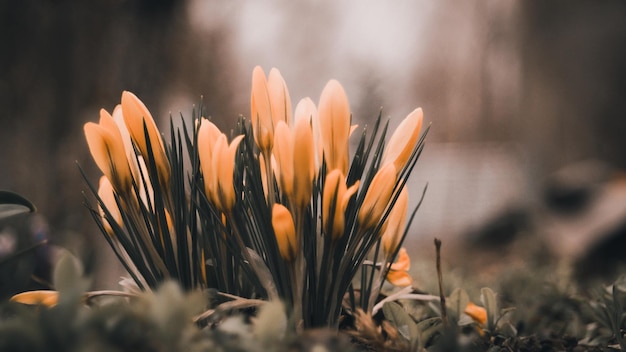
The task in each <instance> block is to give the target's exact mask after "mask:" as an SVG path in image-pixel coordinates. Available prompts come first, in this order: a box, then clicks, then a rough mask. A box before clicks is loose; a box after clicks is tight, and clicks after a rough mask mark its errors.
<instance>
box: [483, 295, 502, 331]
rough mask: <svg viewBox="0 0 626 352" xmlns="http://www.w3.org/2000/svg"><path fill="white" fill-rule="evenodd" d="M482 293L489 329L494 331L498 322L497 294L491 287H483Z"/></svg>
mask: <svg viewBox="0 0 626 352" xmlns="http://www.w3.org/2000/svg"><path fill="white" fill-rule="evenodd" d="M480 293H481V294H480V301H481V302H482V303H483V306H484V307H485V309H486V310H487V329H489V330H490V331H494V329H495V327H496V321H497V320H498V301H497V299H496V293H495V292H493V290H492V289H490V288H489V287H483V288H482V289H481V290H480Z"/></svg>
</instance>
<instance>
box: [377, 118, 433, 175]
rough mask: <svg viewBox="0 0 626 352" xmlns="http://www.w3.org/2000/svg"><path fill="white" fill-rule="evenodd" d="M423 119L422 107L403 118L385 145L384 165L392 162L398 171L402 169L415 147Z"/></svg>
mask: <svg viewBox="0 0 626 352" xmlns="http://www.w3.org/2000/svg"><path fill="white" fill-rule="evenodd" d="M423 120H424V113H423V112H422V109H421V108H418V109H415V110H413V112H411V113H410V114H409V115H408V116H407V117H406V118H405V119H404V120H402V122H401V123H400V125H398V127H397V128H396V130H395V131H394V132H393V135H392V136H391V139H390V140H389V143H387V146H386V147H385V152H384V153H383V159H382V165H384V164H386V163H389V162H392V163H394V165H395V167H396V171H397V172H401V171H402V169H403V168H404V165H405V164H406V163H407V161H408V160H409V157H410V156H411V153H412V152H413V149H414V148H415V144H416V143H417V139H418V137H419V133H420V130H421V129H422V121H423Z"/></svg>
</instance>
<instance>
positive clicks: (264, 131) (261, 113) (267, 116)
mask: <svg viewBox="0 0 626 352" xmlns="http://www.w3.org/2000/svg"><path fill="white" fill-rule="evenodd" d="M250 114H251V116H250V118H251V119H252V130H253V133H254V140H255V141H256V143H257V145H258V146H259V149H261V151H262V152H263V153H265V154H269V152H270V151H271V150H272V148H273V143H274V123H273V121H272V109H271V103H270V98H269V93H268V88H267V79H266V78H265V72H263V69H262V68H261V67H260V66H256V67H255V68H254V70H253V71H252V92H251V94H250Z"/></svg>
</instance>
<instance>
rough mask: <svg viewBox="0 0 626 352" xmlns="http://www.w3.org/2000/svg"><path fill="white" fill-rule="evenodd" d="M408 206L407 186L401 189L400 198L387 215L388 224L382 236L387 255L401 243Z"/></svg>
mask: <svg viewBox="0 0 626 352" xmlns="http://www.w3.org/2000/svg"><path fill="white" fill-rule="evenodd" d="M408 207H409V192H408V191H407V189H406V187H404V188H403V189H402V191H400V194H399V195H398V199H397V200H396V203H395V204H394V205H393V209H391V212H390V213H389V217H387V226H386V228H385V230H384V233H383V237H382V242H383V251H384V252H385V255H387V256H390V255H392V254H393V253H394V252H395V250H396V248H397V247H398V245H399V244H400V240H401V239H402V234H403V232H404V223H405V220H406V213H407V209H408Z"/></svg>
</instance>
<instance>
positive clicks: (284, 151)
mask: <svg viewBox="0 0 626 352" xmlns="http://www.w3.org/2000/svg"><path fill="white" fill-rule="evenodd" d="M293 149H294V140H293V134H292V133H291V130H290V129H289V127H288V126H287V124H286V123H285V121H282V120H281V121H278V123H277V124H276V129H275V130H274V152H273V153H274V154H273V155H274V157H275V158H276V165H277V171H279V172H277V174H278V175H277V177H278V180H279V184H280V188H281V191H282V192H283V194H284V195H286V196H287V197H288V198H289V199H292V198H293V182H294V167H293V166H294V150H293Z"/></svg>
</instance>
